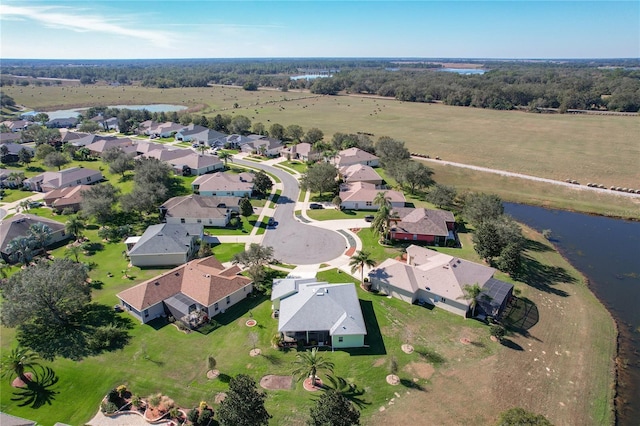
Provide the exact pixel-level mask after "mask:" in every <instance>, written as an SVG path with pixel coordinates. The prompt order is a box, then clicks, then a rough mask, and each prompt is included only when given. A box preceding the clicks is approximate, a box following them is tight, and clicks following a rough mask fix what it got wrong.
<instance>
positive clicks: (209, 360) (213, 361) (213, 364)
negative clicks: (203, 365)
mask: <svg viewBox="0 0 640 426" xmlns="http://www.w3.org/2000/svg"><path fill="white" fill-rule="evenodd" d="M207 367H208V368H209V370H213V369H214V368H216V359H215V358H214V357H213V355H209V356H208V357H207Z"/></svg>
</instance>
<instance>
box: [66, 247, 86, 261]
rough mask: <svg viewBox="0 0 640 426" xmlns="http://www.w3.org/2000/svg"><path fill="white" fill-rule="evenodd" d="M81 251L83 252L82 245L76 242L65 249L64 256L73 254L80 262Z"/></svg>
mask: <svg viewBox="0 0 640 426" xmlns="http://www.w3.org/2000/svg"><path fill="white" fill-rule="evenodd" d="M80 253H82V247H80V246H77V245H75V244H71V245H69V246H67V248H66V249H65V251H64V257H71V256H73V257H74V259H75V260H76V263H79V262H80Z"/></svg>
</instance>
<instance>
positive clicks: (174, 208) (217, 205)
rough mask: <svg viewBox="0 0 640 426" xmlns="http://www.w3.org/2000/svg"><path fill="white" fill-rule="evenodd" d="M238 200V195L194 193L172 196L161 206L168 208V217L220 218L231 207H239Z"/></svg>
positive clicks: (225, 214) (166, 214)
mask: <svg viewBox="0 0 640 426" xmlns="http://www.w3.org/2000/svg"><path fill="white" fill-rule="evenodd" d="M238 200H239V198H238V197H203V196H201V195H196V194H192V195H187V196H183V197H173V198H170V199H169V200H167V201H166V202H165V203H164V204H163V205H162V206H160V208H161V209H166V213H165V216H167V217H178V218H183V217H184V218H203V217H210V218H219V217H225V216H227V210H228V209H229V208H231V207H237V206H238ZM227 202H228V203H229V204H227Z"/></svg>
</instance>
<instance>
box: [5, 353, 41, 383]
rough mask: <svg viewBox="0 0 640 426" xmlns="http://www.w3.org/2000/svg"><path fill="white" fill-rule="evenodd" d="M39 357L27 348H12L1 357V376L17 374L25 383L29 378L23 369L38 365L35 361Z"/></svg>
mask: <svg viewBox="0 0 640 426" xmlns="http://www.w3.org/2000/svg"><path fill="white" fill-rule="evenodd" d="M39 358H40V357H39V356H38V354H36V353H34V352H32V351H30V350H29V349H26V348H21V347H17V348H15V349H13V350H12V351H11V352H10V353H9V354H7V355H5V356H4V357H3V358H2V365H1V366H2V377H8V378H9V379H11V378H12V377H13V376H17V377H18V378H20V380H22V381H23V382H24V383H27V382H28V381H29V380H30V379H29V378H28V377H26V376H25V374H24V373H25V370H26V369H27V368H33V367H35V366H36V365H39V364H38V362H37V361H38V359H39Z"/></svg>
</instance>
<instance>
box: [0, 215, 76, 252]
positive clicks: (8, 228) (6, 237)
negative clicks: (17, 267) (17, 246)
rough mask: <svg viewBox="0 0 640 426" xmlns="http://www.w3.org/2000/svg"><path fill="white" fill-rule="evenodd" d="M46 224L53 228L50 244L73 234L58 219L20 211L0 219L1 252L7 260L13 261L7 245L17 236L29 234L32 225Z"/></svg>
mask: <svg viewBox="0 0 640 426" xmlns="http://www.w3.org/2000/svg"><path fill="white" fill-rule="evenodd" d="M38 223H41V224H44V225H47V226H48V227H49V228H50V229H51V239H50V240H49V245H51V244H55V243H57V242H59V241H62V240H65V239H67V238H69V237H70V236H71V235H69V234H66V233H65V226H64V224H63V223H60V222H58V221H55V220H52V219H47V218H44V217H40V216H36V215H31V214H22V213H18V214H16V215H15V216H13V217H10V218H8V219H4V220H2V221H0V254H1V255H2V258H3V259H4V260H5V261H6V262H10V261H11V254H12V253H11V252H9V251H8V250H7V246H8V245H9V243H10V242H11V240H13V239H14V238H16V237H25V236H27V235H29V228H30V227H31V225H35V224H38Z"/></svg>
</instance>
